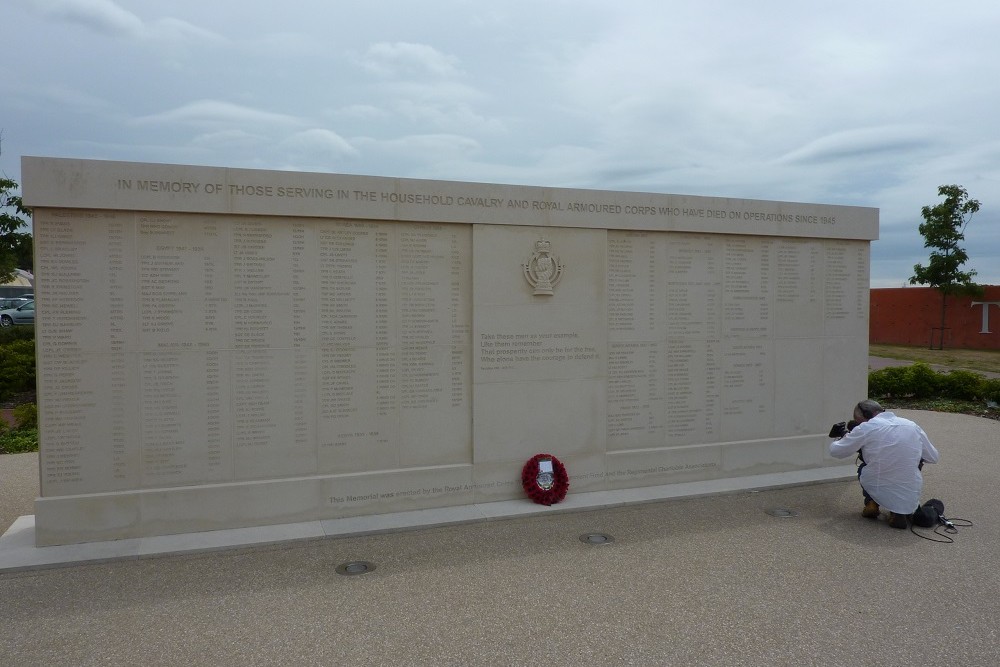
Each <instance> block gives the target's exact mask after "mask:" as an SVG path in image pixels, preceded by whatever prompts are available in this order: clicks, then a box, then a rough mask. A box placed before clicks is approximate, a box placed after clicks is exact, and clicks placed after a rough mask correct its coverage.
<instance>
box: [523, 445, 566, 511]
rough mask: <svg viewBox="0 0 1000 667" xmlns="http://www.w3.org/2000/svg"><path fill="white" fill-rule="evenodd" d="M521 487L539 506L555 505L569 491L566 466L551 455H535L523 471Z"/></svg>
mask: <svg viewBox="0 0 1000 667" xmlns="http://www.w3.org/2000/svg"><path fill="white" fill-rule="evenodd" d="M521 486H523V487H524V492H525V493H527V494H528V497H529V498H531V499H532V500H533V501H535V502H536V503H538V504H539V505H554V504H555V503H558V502H559V501H560V500H562V499H563V498H565V497H566V492H567V491H569V475H567V474H566V466H564V465H563V464H562V462H560V461H559V459H557V458H556V457H554V456H552V455H551V454H535V455H534V456H532V457H531V458H530V459H528V462H527V463H525V464H524V468H523V469H522V470H521Z"/></svg>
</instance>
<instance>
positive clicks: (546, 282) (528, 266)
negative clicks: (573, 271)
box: [521, 239, 563, 296]
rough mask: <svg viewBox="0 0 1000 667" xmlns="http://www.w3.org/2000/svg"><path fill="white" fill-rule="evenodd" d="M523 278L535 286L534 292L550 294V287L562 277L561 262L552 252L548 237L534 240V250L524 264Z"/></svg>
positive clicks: (536, 293)
mask: <svg viewBox="0 0 1000 667" xmlns="http://www.w3.org/2000/svg"><path fill="white" fill-rule="evenodd" d="M521 267H522V268H523V269H524V278H525V279H526V280H527V281H528V283H529V284H530V285H531V286H532V287H534V288H535V292H534V294H535V295H536V296H537V295H548V296H551V295H552V288H554V287H555V286H556V284H557V283H558V282H559V279H560V278H562V273H563V264H562V263H561V262H560V261H559V258H558V257H555V256H554V255H553V254H552V243H551V242H550V241H549V240H548V239H538V240H537V241H535V252H533V253H532V254H531V257H529V258H528V261H526V262H525V263H524V264H522V265H521Z"/></svg>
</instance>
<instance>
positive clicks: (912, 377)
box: [906, 362, 941, 398]
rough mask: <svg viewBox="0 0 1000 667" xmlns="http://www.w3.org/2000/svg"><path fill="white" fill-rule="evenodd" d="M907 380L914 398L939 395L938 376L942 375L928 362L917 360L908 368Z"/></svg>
mask: <svg viewBox="0 0 1000 667" xmlns="http://www.w3.org/2000/svg"><path fill="white" fill-rule="evenodd" d="M906 370H907V374H906V382H907V384H908V389H909V392H908V393H909V394H911V395H912V396H913V397H914V398H930V397H931V396H937V391H938V385H939V384H941V383H940V382H939V380H938V377H939V376H940V375H941V374H940V373H938V372H937V371H935V370H934V369H933V368H931V367H930V366H928V365H927V364H924V363H920V362H917V363H915V364H913V365H911V366H907V368H906Z"/></svg>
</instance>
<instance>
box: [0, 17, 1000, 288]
mask: <svg viewBox="0 0 1000 667" xmlns="http://www.w3.org/2000/svg"><path fill="white" fill-rule="evenodd" d="M3 5H4V10H3V25H4V36H3V42H2V47H0V48H2V53H3V61H2V62H3V72H4V74H3V89H2V92H0V129H2V131H3V144H2V149H3V152H2V155H0V173H2V174H3V175H5V176H7V177H9V178H14V179H15V180H18V181H19V180H20V157H21V156H22V155H40V156H52V157H76V158H92V159H108V160H129V161H139V162H167V163H179V164H197V165H212V166H222V167H247V168H261V169H290V170H296V171H321V172H336V173H349V174H366V175H378V176H398V177H407V178H431V179H446V180H459V181H481V182H491V183H512V184H523V185H540V186H557V187H570V188H596V189H608V190H632V191H644V192H662V193H671V194H693V195H708V196H718V197H738V198H752V199H776V200H786V201H802V202H815V203H826V204H847V205H858V206H872V207H877V208H879V209H880V210H881V214H880V217H881V240H879V241H877V242H875V244H874V245H873V249H872V286H874V287H897V286H902V285H903V284H904V283H905V282H906V280H907V278H909V276H910V275H911V274H912V271H913V265H914V264H915V263H917V262H924V263H926V261H927V257H928V251H927V250H925V249H924V248H923V238H922V237H921V236H920V234H919V232H918V231H917V226H918V225H919V224H920V222H921V221H922V218H921V217H920V209H921V207H922V206H924V205H928V204H935V203H937V202H938V201H939V200H940V199H939V197H938V196H937V187H938V186H939V185H943V184H952V183H955V184H959V185H962V186H964V187H965V188H966V189H967V190H968V191H969V194H970V195H971V196H972V197H973V198H975V199H978V200H979V201H980V202H981V203H982V210H981V211H980V212H979V213H978V214H976V215H975V216H974V217H973V219H972V222H971V223H970V225H969V227H968V229H967V230H966V249H967V250H968V252H969V255H970V258H971V260H970V263H969V265H967V268H973V269H976V270H977V271H978V272H979V275H978V279H979V280H980V281H981V282H984V283H989V284H1000V2H997V1H996V0H972V1H967V2H961V3H942V2H940V1H938V2H925V1H923V0H908V1H907V2H903V1H896V0H885V1H880V2H872V1H871V0H864V1H855V0H841V1H840V2H835V3H813V2H801V1H798V2H795V1H792V0H788V1H780V2H779V1H777V0H761V1H758V2H747V1H746V0H700V1H699V2H690V1H689V2H676V1H674V0H636V1H632V0H618V1H617V2H610V1H608V0H601V1H591V0H565V1H564V0H532V1H530V2H528V1H523V0H512V1H506V0H496V1H494V2H483V1H481V0H423V2H413V1H412V0H407V1H403V0H393V1H382V0H369V1H368V2H355V1H353V0H337V1H331V0H289V1H287V2H277V3H247V2H245V1H241V2H234V1H232V0H171V1H170V2H151V1H147V0H3Z"/></svg>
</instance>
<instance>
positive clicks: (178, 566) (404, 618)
mask: <svg viewBox="0 0 1000 667" xmlns="http://www.w3.org/2000/svg"><path fill="white" fill-rule="evenodd" d="M899 413H900V414H902V415H904V416H907V417H910V418H913V419H916V420H917V421H918V422H919V423H920V424H921V425H922V426H923V427H924V428H925V430H926V431H927V432H928V434H929V435H930V437H931V439H932V440H933V441H934V442H935V444H936V445H937V446H938V448H939V449H940V451H941V454H942V460H941V462H940V463H939V464H937V465H933V466H927V467H926V468H925V488H924V496H925V498H929V497H938V498H941V499H942V500H943V501H944V503H945V509H946V513H948V514H950V515H952V516H954V517H958V518H965V519H968V520H970V521H972V523H973V524H974V525H973V526H972V527H965V528H959V529H958V532H957V533H956V534H954V535H951V536H942V535H936V534H935V533H933V532H931V531H919V532H921V534H923V535H924V536H925V537H928V538H931V539H935V540H940V541H931V539H922V538H921V537H918V536H917V535H916V534H914V533H912V532H910V531H908V530H907V531H901V530H893V529H891V528H889V527H888V525H887V524H886V522H885V521H884V520H879V521H868V520H865V519H862V518H861V516H860V509H861V504H862V503H861V495H860V491H859V489H858V486H857V482H856V481H853V480H849V481H832V482H826V483H813V484H806V485H802V486H793V487H785V488H775V489H764V490H741V491H740V490H738V491H732V492H729V493H722V494H717V495H708V496H701V497H696V498H676V499H668V500H662V501H658V502H645V503H641V504H628V505H617V506H611V507H604V508H603V509H593V510H585V509H581V510H579V511H570V512H558V513H555V512H553V513H547V514H541V515H534V516H524V517H518V518H510V519H495V520H490V521H472V522H462V523H455V524H451V525H443V526H438V527H434V528H422V529H410V530H401V531H395V530H390V531H389V532H381V533H377V534H368V535H355V536H350V537H339V538H321V539H302V540H297V541H294V542H288V543H279V544H269V545H266V546H257V547H247V548H239V549H232V548H230V549H227V550H222V551H203V552H199V553H189V554H180V555H163V556H159V557H136V558H132V559H128V560H113V561H109V562H103V563H92V564H81V565H76V566H72V567H59V568H50V569H33V570H22V571H16V572H8V573H5V574H0V656H2V659H0V663H3V664H11V665H18V666H28V667H31V666H34V665H45V666H47V667H60V666H64V665H65V666H69V665H72V666H74V667H77V666H87V665H101V666H106V665H113V666H118V665H138V664H142V665H179V664H190V665H221V666H223V667H225V666H228V665H240V666H244V665H278V666H282V665H366V666H367V665H536V664H545V665H582V664H613V665H674V666H687V665H691V666H694V665H706V666H707V665H711V666H713V667H719V666H721V667H730V666H732V667H735V666H742V665H753V666H760V665H768V666H772V665H774V666H786V665H787V666H795V667H799V666H801V665H814V666H819V667H826V666H834V665H836V666H838V667H839V666H842V665H880V666H882V667H896V666H899V667H903V666H906V667H915V666H923V665H948V666H949V667H983V666H986V665H997V664H1000V637H998V630H997V624H996V619H997V618H998V617H1000V579H998V577H997V574H996V573H997V571H998V569H1000V539H998V537H997V536H998V530H997V528H998V525H997V524H998V519H997V512H996V507H998V506H1000V505H998V501H1000V485H998V484H997V483H996V480H997V477H998V475H997V472H998V470H997V468H998V457H997V451H998V448H1000V423H998V422H996V421H991V420H986V419H981V418H976V417H971V416H967V415H950V414H942V413H928V412H920V411H903V410H901V411H899ZM4 458H6V457H0V480H2V481H4V482H5V481H6V476H5V475H6V469H5V468H6V464H7V462H6V461H3V459H4ZM34 492H35V491H32V493H34ZM27 502H28V506H29V507H30V500H28V501H27ZM774 508H787V509H790V510H793V511H794V512H795V513H796V515H794V516H789V517H787V518H778V517H774V516H772V515H771V514H769V513H768V512H769V511H770V510H773V509H774ZM8 511H9V510H8ZM591 532H602V533H606V534H609V535H611V536H613V538H614V541H613V542H609V543H607V544H602V545H592V544H588V543H585V542H582V541H581V540H580V536H581V535H584V534H587V533H591ZM944 537H948V539H950V540H952V541H951V542H950V543H946V542H944V540H943V538H944ZM357 560H361V561H365V562H369V563H372V564H373V565H374V566H375V569H374V570H372V571H370V572H369V573H367V574H363V575H358V576H344V575H339V574H337V572H336V570H337V566H338V565H341V564H344V563H346V562H352V561H357Z"/></svg>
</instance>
